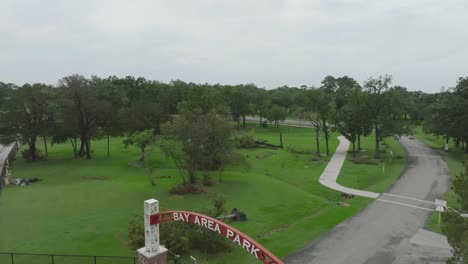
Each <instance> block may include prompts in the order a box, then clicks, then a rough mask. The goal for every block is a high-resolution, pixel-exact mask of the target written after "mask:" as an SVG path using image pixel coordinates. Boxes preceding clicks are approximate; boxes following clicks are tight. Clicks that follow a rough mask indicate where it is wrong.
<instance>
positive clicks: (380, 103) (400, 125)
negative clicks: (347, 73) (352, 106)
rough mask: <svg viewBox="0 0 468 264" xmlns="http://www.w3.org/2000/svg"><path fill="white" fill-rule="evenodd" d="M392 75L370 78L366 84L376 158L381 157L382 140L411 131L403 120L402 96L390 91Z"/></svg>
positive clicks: (367, 105)
mask: <svg viewBox="0 0 468 264" xmlns="http://www.w3.org/2000/svg"><path fill="white" fill-rule="evenodd" d="M391 83H392V77H391V76H389V75H384V76H379V78H376V79H374V78H369V80H367V81H366V82H365V84H364V88H365V91H366V94H367V100H366V101H367V104H366V107H367V109H368V111H370V113H372V115H371V122H372V126H373V129H374V133H375V158H376V159H378V158H380V142H381V141H382V140H383V139H384V138H385V137H389V136H393V135H403V134H405V133H408V132H409V128H408V127H407V126H406V124H405V122H402V121H403V120H402V116H400V114H401V109H399V108H398V105H399V104H398V103H397V102H399V100H401V98H399V97H396V96H395V95H394V94H393V93H392V92H391V91H390V85H391Z"/></svg>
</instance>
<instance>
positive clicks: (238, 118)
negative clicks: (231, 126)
mask: <svg viewBox="0 0 468 264" xmlns="http://www.w3.org/2000/svg"><path fill="white" fill-rule="evenodd" d="M236 118H237V128H239V127H240V116H237V117H236Z"/></svg>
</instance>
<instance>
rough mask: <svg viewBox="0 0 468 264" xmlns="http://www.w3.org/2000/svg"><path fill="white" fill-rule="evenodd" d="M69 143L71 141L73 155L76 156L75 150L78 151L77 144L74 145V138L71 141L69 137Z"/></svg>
mask: <svg viewBox="0 0 468 264" xmlns="http://www.w3.org/2000/svg"><path fill="white" fill-rule="evenodd" d="M70 143H71V145H72V147H73V157H75V158H76V157H77V151H78V150H77V146H76V138H74V141H73V139H72V138H70Z"/></svg>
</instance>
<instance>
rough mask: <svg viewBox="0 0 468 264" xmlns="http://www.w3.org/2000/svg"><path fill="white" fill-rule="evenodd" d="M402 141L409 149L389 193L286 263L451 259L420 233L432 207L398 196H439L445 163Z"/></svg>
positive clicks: (424, 148) (444, 186)
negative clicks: (402, 169)
mask: <svg viewBox="0 0 468 264" xmlns="http://www.w3.org/2000/svg"><path fill="white" fill-rule="evenodd" d="M401 143H402V145H403V146H404V147H405V149H406V150H407V151H408V167H407V169H406V170H405V171H404V173H403V174H402V175H401V177H400V178H399V179H398V180H397V182H396V183H395V184H394V185H393V186H392V187H391V188H390V189H389V190H388V192H387V193H388V194H390V195H387V194H383V195H381V196H380V197H379V199H378V200H375V201H374V202H373V203H372V204H370V205H369V206H368V207H367V208H365V209H364V210H363V211H362V212H361V213H359V214H358V215H356V216H354V217H353V218H351V219H349V220H347V221H345V222H343V223H341V224H339V225H338V226H336V227H335V228H334V229H332V230H331V231H329V232H328V233H326V234H325V235H323V236H322V237H320V238H318V239H317V240H315V241H313V242H312V243H311V244H309V245H307V246H305V247H304V248H303V249H301V250H299V251H298V252H296V253H294V254H292V255H290V256H288V257H287V258H286V259H285V263H290V264H293V263H294V264H295V263H297V264H299V263H300V264H306V263H330V264H331V263H333V264H341V263H343V264H344V263H346V264H349V263H352V264H358V263H369V264H370V263H376V264H377V263H379V264H386V263H445V259H446V258H447V257H448V256H450V249H449V248H448V246H446V243H445V244H444V243H433V241H431V240H430V239H428V234H427V233H425V232H424V230H421V229H422V228H424V223H425V221H426V219H427V218H428V216H429V214H430V213H431V211H430V210H431V209H433V208H434V205H433V204H430V203H427V202H422V201H417V200H412V199H407V198H402V197H411V198H414V199H420V200H428V201H434V199H435V198H439V197H440V196H441V195H442V194H443V193H444V192H446V191H447V190H448V189H449V176H448V168H447V165H446V163H445V162H444V161H443V160H442V158H441V157H440V156H439V155H438V154H437V152H435V151H434V150H432V149H430V148H428V147H427V146H425V145H424V144H423V143H421V142H420V141H419V140H411V139H409V138H407V137H402V139H401ZM394 195H397V196H394ZM398 196H402V197H398ZM382 200H386V201H382ZM424 208H426V209H424ZM427 209H429V210H427ZM430 235H431V234H429V236H430Z"/></svg>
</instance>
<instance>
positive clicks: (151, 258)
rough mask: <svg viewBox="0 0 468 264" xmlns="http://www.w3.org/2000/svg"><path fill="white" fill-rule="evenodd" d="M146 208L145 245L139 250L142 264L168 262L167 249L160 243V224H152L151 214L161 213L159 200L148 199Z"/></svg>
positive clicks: (163, 263) (139, 260)
mask: <svg viewBox="0 0 468 264" xmlns="http://www.w3.org/2000/svg"><path fill="white" fill-rule="evenodd" d="M144 208H145V219H144V220H145V247H144V248H140V249H138V250H137V252H138V255H139V258H138V262H139V263H140V264H167V251H168V250H167V249H166V248H164V247H163V246H161V245H160V244H159V225H151V223H150V216H151V215H154V214H157V213H159V202H158V200H155V199H149V200H146V201H145V203H144Z"/></svg>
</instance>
